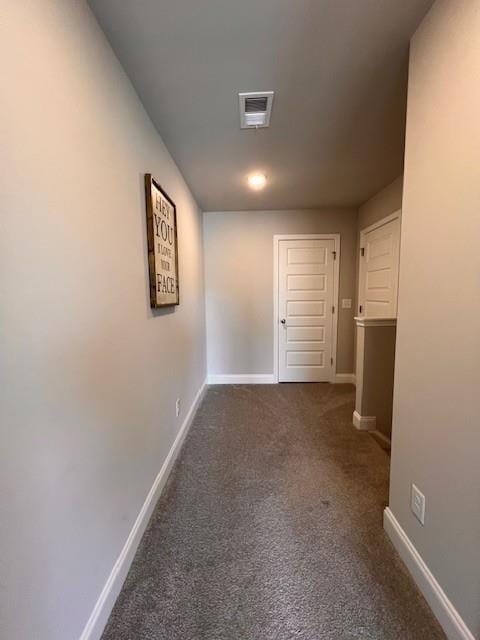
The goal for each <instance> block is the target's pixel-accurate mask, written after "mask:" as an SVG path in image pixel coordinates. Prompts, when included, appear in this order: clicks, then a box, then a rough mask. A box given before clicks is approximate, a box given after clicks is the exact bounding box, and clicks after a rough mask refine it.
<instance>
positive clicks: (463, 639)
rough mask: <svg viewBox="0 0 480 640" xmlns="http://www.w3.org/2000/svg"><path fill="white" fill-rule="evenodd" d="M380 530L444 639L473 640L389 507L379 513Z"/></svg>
mask: <svg viewBox="0 0 480 640" xmlns="http://www.w3.org/2000/svg"><path fill="white" fill-rule="evenodd" d="M383 527H384V529H385V531H386V532H387V534H388V536H389V538H390V540H391V541H392V543H393V545H394V547H395V549H396V550H397V551H398V553H399V555H400V557H401V558H402V560H403V562H404V563H405V564H406V566H407V569H408V570H409V572H410V573H411V574H412V577H413V579H414V580H415V582H416V583H417V586H418V588H419V589H420V591H421V592H422V593H423V595H424V597H425V600H426V601H427V602H428V604H429V605H430V607H431V609H432V611H433V613H434V614H435V616H436V618H437V620H438V621H439V623H440V625H441V626H442V628H443V630H444V631H445V634H446V636H447V638H448V639H449V640H475V637H474V635H473V633H472V632H471V631H470V629H469V628H468V627H467V625H466V624H465V622H464V621H463V620H462V618H461V617H460V614H459V613H458V611H457V610H456V609H455V607H454V606H453V604H452V603H451V602H450V600H449V599H448V597H447V595H446V594H445V592H444V591H443V589H442V587H441V586H440V585H439V584H438V582H437V581H436V579H435V577H434V576H433V574H432V572H431V571H430V569H429V568H428V567H427V565H426V564H425V562H424V561H423V558H422V557H421V556H420V554H419V553H418V551H417V550H416V549H415V547H414V546H413V544H412V542H411V541H410V539H409V538H408V536H407V534H406V533H405V531H404V530H403V529H402V527H401V526H400V524H399V523H398V521H397V519H396V518H395V516H394V515H393V513H392V511H391V510H390V508H389V507H387V508H386V509H385V511H384V513H383Z"/></svg>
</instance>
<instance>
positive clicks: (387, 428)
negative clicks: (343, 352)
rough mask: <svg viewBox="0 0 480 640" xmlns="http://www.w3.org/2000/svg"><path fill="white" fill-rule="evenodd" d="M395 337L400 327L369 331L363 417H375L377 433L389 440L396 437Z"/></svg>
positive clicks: (363, 392)
mask: <svg viewBox="0 0 480 640" xmlns="http://www.w3.org/2000/svg"><path fill="white" fill-rule="evenodd" d="M357 331H358V329H357ZM395 333H396V327H375V326H373V327H366V328H365V340H364V360H363V384H362V414H363V415H365V416H375V418H376V419H377V421H376V430H377V431H379V432H380V433H381V434H382V435H384V436H386V437H387V438H390V437H391V435H392V405H393V374H394V367H395Z"/></svg>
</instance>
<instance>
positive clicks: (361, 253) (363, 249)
mask: <svg viewBox="0 0 480 640" xmlns="http://www.w3.org/2000/svg"><path fill="white" fill-rule="evenodd" d="M360 255H361V256H362V257H363V256H364V255H365V247H362V248H361V249H360Z"/></svg>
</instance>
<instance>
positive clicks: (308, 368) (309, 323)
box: [278, 239, 337, 382]
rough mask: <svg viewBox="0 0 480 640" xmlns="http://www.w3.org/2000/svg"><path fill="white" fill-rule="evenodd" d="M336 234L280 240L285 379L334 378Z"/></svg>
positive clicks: (281, 345) (280, 328) (280, 364)
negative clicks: (317, 237) (327, 236)
mask: <svg viewBox="0 0 480 640" xmlns="http://www.w3.org/2000/svg"><path fill="white" fill-rule="evenodd" d="M336 257H337V256H336V250H335V239H298V240H279V246H278V322H279V326H278V379H279V382H328V381H330V380H331V379H332V371H333V365H334V356H333V338H334V336H333V334H334V331H333V326H334V323H333V316H334V313H336V311H337V310H336V309H335V306H336V301H335V295H334V288H335V259H336Z"/></svg>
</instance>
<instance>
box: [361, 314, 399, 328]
mask: <svg viewBox="0 0 480 640" xmlns="http://www.w3.org/2000/svg"><path fill="white" fill-rule="evenodd" d="M354 320H355V322H356V324H357V327H395V326H396V324H397V319H396V318H365V317H364V316H355V318H354Z"/></svg>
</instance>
